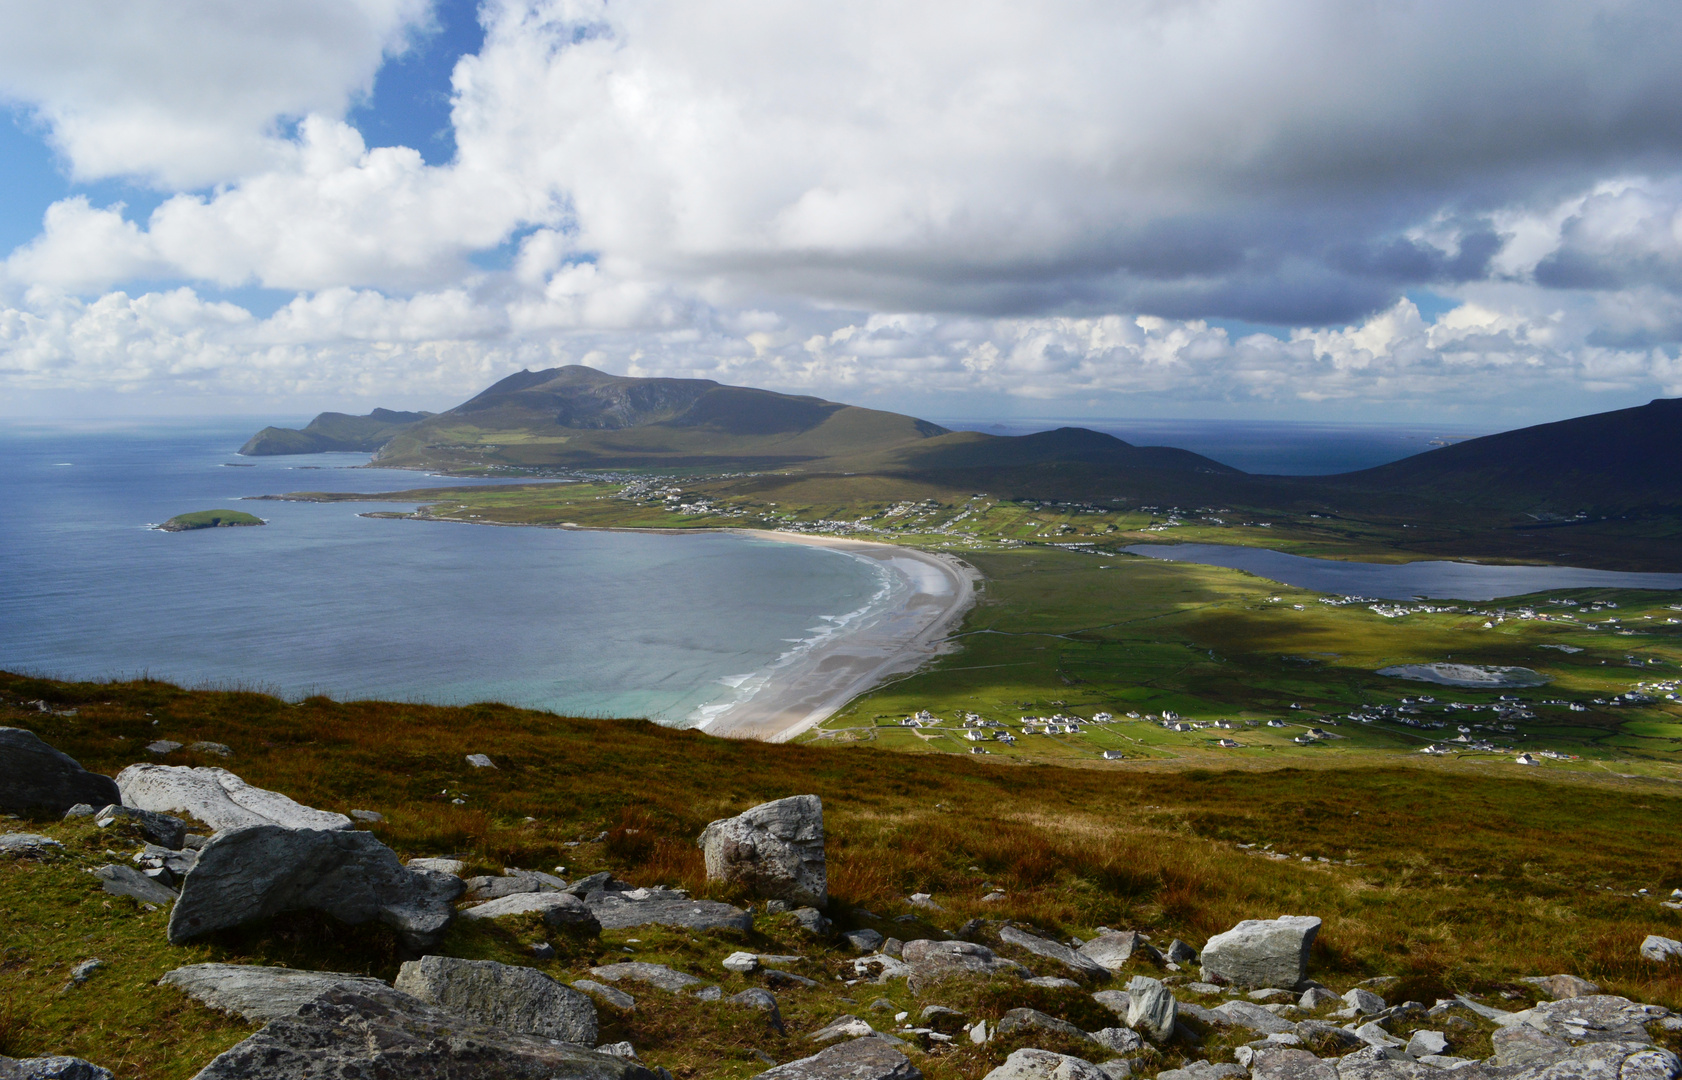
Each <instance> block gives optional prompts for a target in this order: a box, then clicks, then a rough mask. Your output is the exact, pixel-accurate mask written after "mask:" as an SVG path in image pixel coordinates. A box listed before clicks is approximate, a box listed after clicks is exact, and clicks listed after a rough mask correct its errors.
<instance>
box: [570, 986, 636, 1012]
mask: <svg viewBox="0 0 1682 1080" xmlns="http://www.w3.org/2000/svg"><path fill="white" fill-rule="evenodd" d="M572 988H573V989H574V990H582V991H584V992H585V993H586V994H589V995H591V996H592V997H598V998H601V999H602V1000H603V1001H605V1002H607V1003H608V1004H609V1005H612V1006H613V1007H614V1008H615V1009H635V1008H636V1007H637V999H636V998H634V997H632V996H631V995H629V994H627V993H625V991H623V990H617V989H615V988H614V987H611V986H604V985H602V984H601V983H599V982H596V981H595V980H594V979H574V980H573V981H572Z"/></svg>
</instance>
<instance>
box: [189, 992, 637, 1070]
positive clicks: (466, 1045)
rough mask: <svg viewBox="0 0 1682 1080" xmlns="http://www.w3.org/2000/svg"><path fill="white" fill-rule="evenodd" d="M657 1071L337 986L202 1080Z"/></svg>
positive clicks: (411, 1001) (396, 997)
mask: <svg viewBox="0 0 1682 1080" xmlns="http://www.w3.org/2000/svg"><path fill="white" fill-rule="evenodd" d="M349 1076H414V1077H432V1078H435V1080H490V1078H493V1077H494V1078H497V1080H549V1078H551V1077H555V1076H564V1077H566V1078H568V1080H656V1078H657V1076H658V1074H657V1073H655V1072H653V1071H652V1070H650V1069H648V1068H645V1067H644V1066H642V1065H639V1064H637V1063H636V1062H634V1061H629V1060H626V1059H624V1058H618V1057H614V1056H612V1055H609V1054H601V1053H597V1052H595V1051H593V1050H586V1049H584V1048H583V1047H581V1046H572V1045H568V1044H566V1043H560V1042H554V1041H552V1040H549V1039H545V1038H540V1037H538V1036H533V1035H520V1034H516V1033H514V1032H509V1031H502V1030H499V1029H497V1028H493V1027H487V1026H484V1025H480V1024H477V1023H473V1022H472V1021H468V1020H465V1019H463V1018H462V1017H459V1016H456V1015H453V1014H450V1013H446V1012H443V1011H442V1010H439V1009H437V1008H435V1007H434V1006H431V1005H428V1004H427V1003H425V1002H423V1001H420V1000H418V999H416V998H413V997H410V996H409V995H407V994H403V993H399V992H398V991H395V990H392V989H389V988H386V987H379V988H377V989H376V988H372V987H363V986H360V985H358V986H356V987H355V988H352V987H348V986H336V987H332V988H330V989H328V990H327V991H326V992H324V993H323V994H321V995H320V996H319V997H317V998H316V999H315V1000H314V1001H311V1002H309V1003H307V1004H305V1005H304V1006H303V1007H302V1008H300V1009H299V1010H298V1011H297V1012H296V1013H294V1014H293V1015H291V1016H283V1017H280V1018H278V1019H276V1020H272V1021H270V1022H269V1023H268V1025H267V1026H265V1027H264V1028H263V1029H262V1030H261V1031H258V1032H257V1033H256V1034H254V1035H252V1036H251V1037H250V1038H248V1039H246V1040H245V1041H244V1042H242V1043H240V1044H239V1045H237V1046H235V1047H234V1048H233V1049H231V1050H229V1051H227V1052H226V1053H223V1054H221V1055H219V1056H218V1057H217V1058H216V1059H215V1060H214V1061H212V1062H211V1063H210V1064H209V1065H207V1066H205V1067H204V1069H203V1070H202V1071H200V1072H199V1073H198V1075H197V1076H196V1077H195V1078H194V1080H315V1078H319V1077H349Z"/></svg>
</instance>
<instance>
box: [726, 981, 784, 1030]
mask: <svg viewBox="0 0 1682 1080" xmlns="http://www.w3.org/2000/svg"><path fill="white" fill-rule="evenodd" d="M724 1001H725V1004H727V1005H739V1006H741V1007H742V1008H744V1009H758V1010H759V1011H760V1012H763V1013H765V1014H766V1020H767V1021H768V1022H769V1023H770V1025H771V1026H772V1027H774V1028H776V1029H777V1032H778V1033H779V1034H784V1033H786V1032H787V1030H788V1029H787V1028H785V1027H784V1026H783V1014H782V1011H781V1010H780V1009H778V1008H777V995H775V994H773V993H771V991H769V990H761V989H760V988H759V987H757V986H756V987H754V988H752V989H751V990H743V991H742V992H741V993H739V994H732V995H731V996H730V997H727V998H725V999H724Z"/></svg>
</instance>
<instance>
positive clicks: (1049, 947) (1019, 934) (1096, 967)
mask: <svg viewBox="0 0 1682 1080" xmlns="http://www.w3.org/2000/svg"><path fill="white" fill-rule="evenodd" d="M999 940H1000V941H1003V942H1005V943H1006V944H1008V945H1015V946H1016V947H1017V948H1019V949H1026V950H1028V951H1029V952H1031V953H1033V954H1034V955H1035V956H1043V957H1045V958H1046V959H1048V960H1055V961H1057V962H1058V963H1059V964H1062V965H1063V966H1064V967H1066V968H1068V969H1069V970H1070V971H1073V972H1075V973H1076V974H1079V975H1084V976H1086V977H1087V978H1091V979H1107V978H1109V977H1110V971H1109V969H1108V968H1106V967H1105V966H1104V965H1102V964H1100V963H1099V962H1098V961H1096V960H1094V959H1092V958H1091V957H1090V956H1086V955H1083V954H1081V953H1079V952H1076V951H1075V950H1074V949H1071V948H1069V947H1068V946H1067V945H1059V944H1058V943H1057V942H1055V941H1047V940H1046V939H1045V938H1042V937H1035V936H1034V935H1033V934H1030V933H1027V932H1025V931H1022V930H1018V929H1017V928H1016V927H1014V926H1005V927H1003V928H1001V929H1000V930H999Z"/></svg>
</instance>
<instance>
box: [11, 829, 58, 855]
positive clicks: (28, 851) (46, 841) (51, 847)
mask: <svg viewBox="0 0 1682 1080" xmlns="http://www.w3.org/2000/svg"><path fill="white" fill-rule="evenodd" d="M63 854H64V845H63V844H61V843H59V842H58V841H57V840H54V839H53V838H52V837H50V836H42V835H41V834H40V833H27V832H14V833H7V834H5V835H4V836H0V856H4V857H7V858H12V859H48V858H51V857H52V856H54V855H63Z"/></svg>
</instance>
